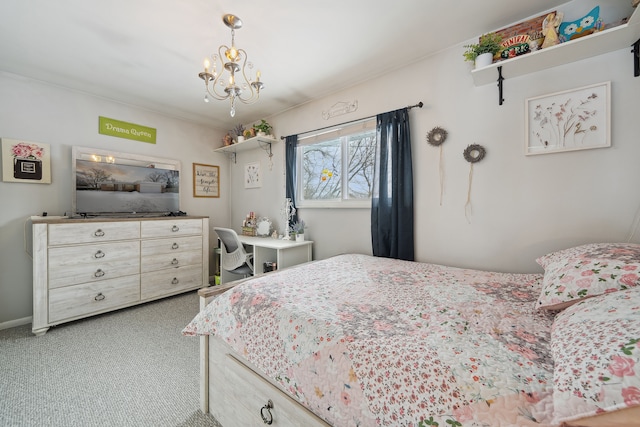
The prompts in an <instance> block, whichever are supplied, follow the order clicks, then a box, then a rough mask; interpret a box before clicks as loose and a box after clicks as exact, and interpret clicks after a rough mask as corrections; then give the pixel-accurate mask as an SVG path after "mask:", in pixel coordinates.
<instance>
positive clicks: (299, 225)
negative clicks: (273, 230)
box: [291, 219, 305, 242]
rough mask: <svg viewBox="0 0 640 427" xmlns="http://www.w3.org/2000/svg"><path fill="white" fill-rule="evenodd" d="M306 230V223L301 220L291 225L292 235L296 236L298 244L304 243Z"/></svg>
mask: <svg viewBox="0 0 640 427" xmlns="http://www.w3.org/2000/svg"><path fill="white" fill-rule="evenodd" d="M304 229H305V223H304V221H303V220H301V219H300V220H298V221H296V222H294V223H293V224H291V235H292V237H293V236H295V240H296V242H303V241H304Z"/></svg>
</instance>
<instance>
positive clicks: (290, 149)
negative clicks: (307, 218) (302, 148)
mask: <svg viewBox="0 0 640 427" xmlns="http://www.w3.org/2000/svg"><path fill="white" fill-rule="evenodd" d="M285 144H286V147H285V163H286V166H285V168H286V170H285V173H286V180H287V182H286V196H285V197H287V198H289V199H291V203H292V204H293V207H296V152H297V150H296V148H297V146H298V135H291V136H288V137H287V139H286V141H285ZM296 209H297V208H296ZM297 220H298V213H297V211H296V213H295V214H294V215H293V218H292V220H291V221H292V223H293V222H296V221H297Z"/></svg>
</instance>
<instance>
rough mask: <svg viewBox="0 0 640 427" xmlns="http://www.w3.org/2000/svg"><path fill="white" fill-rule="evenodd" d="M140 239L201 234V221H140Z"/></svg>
mask: <svg viewBox="0 0 640 427" xmlns="http://www.w3.org/2000/svg"><path fill="white" fill-rule="evenodd" d="M141 226H142V231H141V236H142V238H145V239H147V238H149V237H165V236H167V237H168V236H185V235H188V234H202V220H201V219H171V220H166V219H163V220H160V221H142V223H141Z"/></svg>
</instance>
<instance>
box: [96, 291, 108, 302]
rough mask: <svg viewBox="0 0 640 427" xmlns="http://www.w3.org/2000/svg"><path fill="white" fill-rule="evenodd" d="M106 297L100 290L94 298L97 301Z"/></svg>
mask: <svg viewBox="0 0 640 427" xmlns="http://www.w3.org/2000/svg"><path fill="white" fill-rule="evenodd" d="M105 298H106V297H105V296H104V295H103V294H102V292H100V293H99V294H98V295H96V296H95V298H94V300H96V301H102V300H103V299H105Z"/></svg>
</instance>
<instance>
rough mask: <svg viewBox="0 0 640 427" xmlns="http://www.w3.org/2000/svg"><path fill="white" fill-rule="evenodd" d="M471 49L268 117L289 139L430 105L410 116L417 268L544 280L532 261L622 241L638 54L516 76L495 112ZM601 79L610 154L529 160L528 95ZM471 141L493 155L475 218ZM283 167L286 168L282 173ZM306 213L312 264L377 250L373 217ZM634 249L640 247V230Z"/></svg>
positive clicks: (639, 94) (479, 177) (629, 196)
mask: <svg viewBox="0 0 640 427" xmlns="http://www.w3.org/2000/svg"><path fill="white" fill-rule="evenodd" d="M469 42H471V41H469ZM464 44H467V43H462V44H460V45H459V46H456V47H453V48H451V49H447V50H445V51H442V52H440V53H439V54H437V55H434V56H432V57H430V58H427V59H425V60H422V61H419V62H417V63H415V64H414V65H412V66H408V67H405V68H403V69H401V70H398V71H397V72H396V73H392V74H389V75H385V76H381V77H379V78H377V79H374V80H371V81H369V82H366V83H364V84H362V85H359V86H357V87H353V88H350V89H349V90H345V91H343V92H340V93H336V94H332V95H330V96H327V97H326V98H324V99H321V100H318V101H316V102H312V103H309V104H307V105H304V106H302V107H299V108H296V109H294V110H291V111H288V112H285V113H283V114H280V115H278V116H275V117H271V118H270V122H271V123H272V124H273V125H274V128H275V129H276V133H277V134H278V135H289V134H295V133H302V132H305V131H309V130H313V129H316V128H321V127H324V126H329V125H333V124H339V123H341V122H345V121H349V120H354V119H358V118H361V117H366V116H371V115H375V114H376V113H379V112H384V111H389V110H394V109H397V108H401V107H404V106H407V105H413V104H415V103H417V102H418V101H423V102H424V103H425V106H424V108H422V109H421V110H420V109H413V110H411V113H410V114H411V123H412V151H413V161H414V184H415V187H414V188H415V217H416V235H415V238H416V247H415V249H416V258H417V260H419V261H428V262H435V263H443V264H450V265H455V266H461V267H473V268H479V269H489V270H498V271H510V272H536V271H541V270H540V268H539V267H538V266H537V264H536V263H535V258H536V257H538V256H540V255H543V254H545V253H547V252H548V251H551V250H556V249H560V248H565V247H569V246H572V245H575V244H579V243H585V242H600V241H626V239H627V237H628V236H629V234H630V229H631V227H632V224H633V220H634V216H635V215H636V212H637V211H638V210H639V209H640V197H639V195H638V194H639V193H638V191H637V184H638V182H640V168H639V167H638V166H637V163H638V159H639V158H640V144H638V143H637V140H638V130H639V129H640V128H639V126H638V118H637V111H638V107H637V105H638V104H637V102H638V99H640V78H634V77H633V68H632V55H631V54H630V52H629V51H630V49H628V48H624V49H620V50H618V51H615V52H612V53H609V54H606V55H602V56H598V57H596V58H592V59H588V60H584V61H580V62H576V63H573V64H568V65H564V66H559V67H555V68H552V69H549V70H546V71H543V72H539V73H536V74H530V75H525V76H523V77H519V78H513V79H509V78H508V76H506V77H507V78H506V80H505V82H504V90H505V93H504V97H505V103H504V104H503V105H502V106H499V105H498V91H497V87H496V85H495V84H489V85H486V86H481V87H475V86H474V85H473V80H472V77H471V75H470V65H469V64H468V63H464V62H463V58H462V52H463V51H464V49H463V47H462V45H464ZM383 56H384V55H383V52H381V57H383ZM496 79H497V75H496ZM603 81H611V82H612V83H611V87H612V94H611V98H612V147H611V148H604V149H593V150H583V151H576V152H565V153H556V154H547V155H539V156H525V155H524V116H525V100H526V99H527V98H530V97H535V96H539V95H544V94H549V93H553V92H557V91H562V90H566V89H572V88H578V87H581V86H586V85H590V84H594V83H599V82H603ZM353 100H357V101H358V110H357V111H356V112H354V113H351V114H347V115H343V116H340V117H336V118H333V119H330V120H328V121H325V120H323V119H322V115H321V113H322V111H323V110H327V109H328V108H330V107H331V106H332V105H334V104H335V103H337V102H340V101H353ZM435 126H441V127H443V128H444V129H446V130H447V131H448V132H449V136H448V139H447V141H446V143H445V144H443V145H442V148H443V161H442V168H443V170H444V188H445V190H444V197H443V200H442V205H440V196H439V194H440V185H439V149H437V148H434V147H431V146H429V145H428V144H427V143H426V140H425V136H426V134H427V132H428V131H429V130H431V129H432V128H433V127H435ZM473 143H478V144H481V145H483V146H485V148H486V150H487V155H486V157H485V159H484V160H483V161H482V162H480V163H477V164H475V166H474V172H473V185H472V189H471V208H472V213H471V214H470V215H469V218H468V220H467V217H466V216H465V203H466V200H467V190H468V182H469V166H470V165H469V163H467V162H466V161H465V160H464V158H463V156H462V153H463V151H464V149H465V148H466V147H467V146H468V145H469V144H473ZM280 145H281V146H282V145H283V144H280ZM282 167H283V166H282V165H281V164H278V168H280V171H281V170H282V169H281V168H282ZM280 175H281V173H280ZM233 185H235V182H234V184H233ZM283 185H284V184H283V183H281V182H278V183H277V185H276V187H277V188H278V189H280V190H279V193H278V194H277V196H276V198H277V200H281V199H282V198H283V197H284V187H283ZM237 191H238V192H242V191H243V190H242V189H237ZM246 194H248V193H246ZM242 203H243V204H242V205H241V204H240V202H238V201H237V200H236V199H235V198H234V202H233V206H232V212H234V215H235V212H236V211H238V206H242V209H241V210H247V209H249V207H251V206H255V204H253V202H252V201H250V199H249V198H247V201H246V202H242ZM265 203H267V202H266V201H265ZM249 210H256V209H249ZM300 214H301V216H302V218H304V220H305V221H306V222H307V223H308V224H309V231H308V232H307V234H308V237H309V238H310V239H313V240H314V241H315V244H314V257H315V258H316V259H318V258H326V257H328V256H331V255H335V254H338V253H342V252H349V251H354V252H362V253H371V243H370V232H369V227H370V218H369V211H368V210H353V211H349V210H344V209H302V210H301V211H300ZM235 216H237V215H235ZM235 216H234V220H235V219H236V218H235ZM634 240H635V241H636V242H638V241H640V231H639V232H638V233H637V235H636V236H635V239H634Z"/></svg>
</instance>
